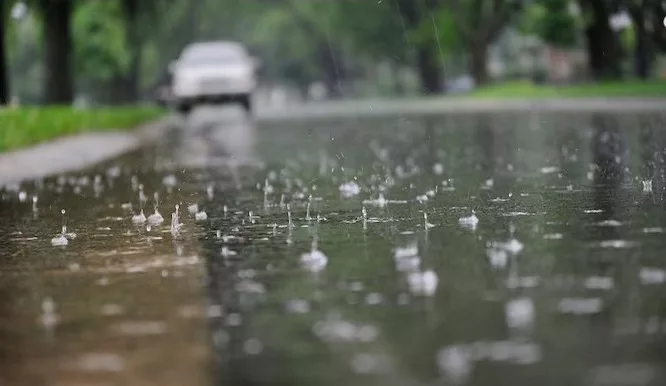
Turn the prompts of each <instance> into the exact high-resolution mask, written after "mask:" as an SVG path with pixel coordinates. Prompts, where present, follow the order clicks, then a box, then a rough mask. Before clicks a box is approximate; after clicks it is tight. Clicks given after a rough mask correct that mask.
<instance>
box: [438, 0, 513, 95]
mask: <svg viewBox="0 0 666 386" xmlns="http://www.w3.org/2000/svg"><path fill="white" fill-rule="evenodd" d="M522 8H523V1H522V0H452V1H451V9H452V10H453V12H454V18H453V19H454V20H455V22H456V25H457V27H458V30H459V33H460V36H461V39H462V41H463V44H464V45H465V47H466V49H467V50H468V52H469V59H470V66H471V71H472V76H473V77H474V80H475V82H476V84H477V85H484V84H486V83H488V81H489V79H490V78H489V75H488V48H489V47H490V45H491V44H492V43H493V42H494V41H495V39H497V38H498V37H499V35H500V34H501V32H502V31H503V30H504V28H505V27H506V26H507V25H508V24H509V23H510V22H512V21H514V20H515V18H516V16H517V15H518V14H519V11H521V10H522Z"/></svg>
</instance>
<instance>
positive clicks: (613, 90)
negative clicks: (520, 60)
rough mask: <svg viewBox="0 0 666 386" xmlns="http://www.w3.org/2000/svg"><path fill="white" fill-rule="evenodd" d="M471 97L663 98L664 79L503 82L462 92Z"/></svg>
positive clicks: (665, 93)
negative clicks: (600, 81) (556, 84)
mask: <svg viewBox="0 0 666 386" xmlns="http://www.w3.org/2000/svg"><path fill="white" fill-rule="evenodd" d="M465 96H468V97H472V98H498V99H501V98H526V99H527V98H590V97H597V98H624V97H627V98H629V97H631V98H634V97H643V98H658V97H661V98H666V81H663V80H659V81H656V80H654V81H649V82H641V81H624V82H603V83H586V84H575V85H567V86H551V85H536V84H533V83H531V82H527V81H525V82H507V83H498V84H495V85H489V86H485V87H481V88H479V89H477V90H474V91H472V92H470V93H469V94H466V95H465Z"/></svg>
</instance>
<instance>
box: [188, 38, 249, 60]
mask: <svg viewBox="0 0 666 386" xmlns="http://www.w3.org/2000/svg"><path fill="white" fill-rule="evenodd" d="M222 53H223V54H224V55H238V56H245V55H246V54H247V50H246V49H245V47H244V46H243V45H242V44H241V43H238V42H231V41H209V42H197V43H191V44H189V45H188V46H186V47H185V49H183V53H182V55H181V57H183V58H186V57H193V56H207V55H209V54H214V55H219V54H222Z"/></svg>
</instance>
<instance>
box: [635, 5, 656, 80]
mask: <svg viewBox="0 0 666 386" xmlns="http://www.w3.org/2000/svg"><path fill="white" fill-rule="evenodd" d="M646 5H647V4H646V3H645V1H644V0H643V1H641V2H640V3H639V4H637V5H634V6H633V7H632V8H631V9H630V14H631V18H632V21H633V24H634V28H635V34H636V47H635V50H634V71H635V74H636V76H637V77H638V78H640V79H647V78H649V77H650V75H651V74H652V59H653V56H652V47H651V46H652V44H651V43H652V37H651V36H650V34H649V33H648V31H647V28H646V26H645V23H646V21H647V20H646V16H647V11H648V10H647V6H646Z"/></svg>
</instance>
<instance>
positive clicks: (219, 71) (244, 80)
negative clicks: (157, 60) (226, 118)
mask: <svg viewBox="0 0 666 386" xmlns="http://www.w3.org/2000/svg"><path fill="white" fill-rule="evenodd" d="M257 68H258V61H257V60H256V59H255V58H253V57H252V56H250V54H249V53H248V51H247V49H246V48H245V47H244V46H243V45H242V44H240V43H236V42H226V41H213V42H200V43H193V44H190V45H188V46H187V47H185V48H184V49H183V52H182V53H181V54H180V57H179V58H178V59H177V60H176V61H174V62H172V63H171V64H170V66H169V71H170V72H171V75H172V85H171V92H172V95H171V96H172V98H173V99H172V100H173V102H174V103H175V105H176V108H177V109H178V110H179V111H181V112H183V113H187V112H189V111H190V110H191V109H192V107H194V106H195V105H197V104H201V103H227V102H236V103H240V104H241V105H242V106H243V107H244V108H245V109H246V110H247V111H248V112H249V111H250V110H251V109H252V93H253V92H254V90H255V88H256V87H257V79H256V72H257Z"/></svg>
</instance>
